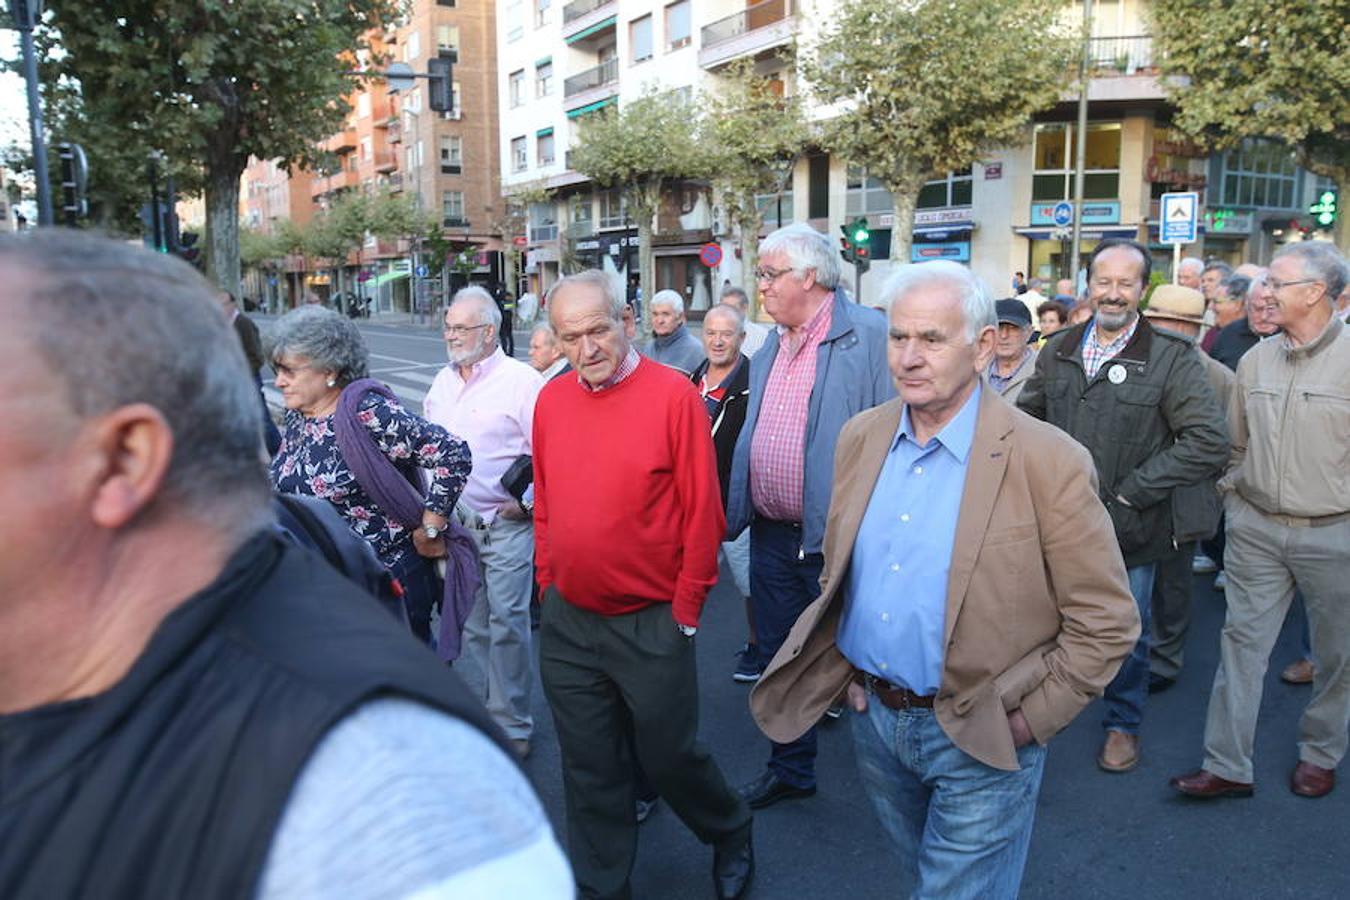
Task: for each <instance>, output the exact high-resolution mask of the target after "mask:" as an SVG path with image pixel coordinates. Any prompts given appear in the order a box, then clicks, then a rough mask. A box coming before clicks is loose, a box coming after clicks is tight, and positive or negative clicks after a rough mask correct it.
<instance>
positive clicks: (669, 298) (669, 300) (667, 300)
mask: <svg viewBox="0 0 1350 900" xmlns="http://www.w3.org/2000/svg"><path fill="white" fill-rule="evenodd" d="M658 306H668V307H670V308H671V309H672V310H674V311H675V315H677V316H682V315H684V298H683V297H681V296H680V292H679V291H672V290H671V289H670V288H666V289H665V290H663V291H657V292H656V293H655V294H652V309H655V308H656V307H658Z"/></svg>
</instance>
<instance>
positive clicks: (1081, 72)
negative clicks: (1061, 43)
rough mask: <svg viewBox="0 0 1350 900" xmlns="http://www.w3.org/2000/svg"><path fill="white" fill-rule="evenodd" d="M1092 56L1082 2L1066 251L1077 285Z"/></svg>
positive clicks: (1088, 4) (1087, 4)
mask: <svg viewBox="0 0 1350 900" xmlns="http://www.w3.org/2000/svg"><path fill="white" fill-rule="evenodd" d="M1091 55H1092V0H1083V46H1082V47H1081V49H1080V53H1079V60H1078V130H1077V132H1076V133H1075V134H1074V138H1075V140H1076V143H1077V145H1078V146H1077V153H1075V154H1074V167H1073V168H1074V171H1073V237H1072V240H1073V247H1072V248H1071V249H1070V251H1069V277H1070V278H1072V279H1073V283H1074V285H1075V287H1076V286H1077V284H1078V267H1079V266H1080V265H1081V264H1082V251H1081V249H1080V246H1081V244H1082V242H1083V185H1084V175H1085V171H1086V164H1087V120H1088V84H1089V83H1090V75H1091V62H1090V59H1091Z"/></svg>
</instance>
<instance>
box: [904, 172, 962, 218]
mask: <svg viewBox="0 0 1350 900" xmlns="http://www.w3.org/2000/svg"><path fill="white" fill-rule="evenodd" d="M971 184H972V178H971V174H970V169H962V170H961V171H960V172H953V173H951V174H950V175H948V176H947V177H946V178H939V179H938V180H937V181H930V182H928V183H927V184H925V185H924V186H923V189H922V190H920V191H919V201H918V204H917V208H918V209H941V208H942V207H945V206H969V205H970V200H971Z"/></svg>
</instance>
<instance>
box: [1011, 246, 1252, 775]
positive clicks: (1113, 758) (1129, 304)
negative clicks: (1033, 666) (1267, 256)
mask: <svg viewBox="0 0 1350 900" xmlns="http://www.w3.org/2000/svg"><path fill="white" fill-rule="evenodd" d="M1151 268H1152V260H1151V258H1150V257H1149V255H1148V251H1147V250H1146V249H1145V248H1144V247H1142V246H1140V245H1139V244H1136V243H1135V242H1133V241H1122V240H1106V241H1103V242H1102V243H1100V244H1098V245H1097V248H1096V249H1095V250H1094V251H1093V253H1092V257H1091V259H1090V260H1089V262H1088V296H1089V298H1090V299H1091V301H1092V303H1093V307H1094V315H1093V318H1092V319H1090V320H1089V321H1087V322H1085V323H1083V324H1081V325H1077V326H1075V327H1073V328H1068V329H1066V330H1064V331H1061V332H1059V333H1057V334H1055V335H1053V336H1052V337H1051V338H1050V340H1049V342H1048V343H1047V344H1046V345H1045V347H1044V348H1043V349H1042V351H1041V354H1040V356H1039V357H1037V359H1036V372H1035V374H1034V375H1032V377H1031V380H1030V381H1028V382H1027V385H1026V387H1025V388H1024V389H1023V391H1022V396H1021V397H1019V398H1018V401H1017V405H1018V406H1019V407H1021V408H1022V409H1023V410H1025V411H1026V412H1028V413H1030V414H1032V415H1033V416H1036V417H1037V418H1039V419H1044V420H1046V421H1047V422H1050V423H1051V424H1052V425H1057V426H1058V427H1060V428H1062V429H1063V430H1064V431H1066V432H1068V433H1069V434H1070V435H1071V436H1072V437H1073V438H1075V439H1076V440H1077V441H1078V442H1079V443H1080V444H1082V445H1083V446H1085V447H1087V449H1088V451H1089V452H1091V454H1092V459H1093V462H1094V463H1096V466H1097V477H1098V481H1099V483H1100V490H1101V493H1102V497H1101V499H1102V502H1103V503H1104V504H1105V505H1106V509H1107V512H1109V513H1110V515H1111V521H1112V524H1113V525H1114V526H1115V529H1116V539H1117V540H1118V541H1119V542H1120V550H1121V553H1122V554H1123V555H1124V557H1125V566H1126V568H1127V570H1128V573H1129V576H1130V590H1131V592H1132V593H1133V594H1134V599H1135V603H1136V604H1137V605H1138V607H1139V618H1140V622H1141V624H1142V626H1143V627H1142V631H1141V633H1140V637H1139V641H1138V643H1137V644H1136V645H1135V648H1134V651H1133V652H1132V653H1131V654H1130V658H1129V659H1128V660H1126V662H1125V665H1124V666H1122V667H1121V670H1120V673H1119V674H1118V675H1117V676H1116V678H1115V679H1114V680H1113V681H1112V682H1111V684H1110V685H1109V686H1108V687H1107V689H1106V717H1105V720H1104V721H1103V723H1102V725H1103V727H1104V728H1105V730H1106V740H1105V742H1104V743H1103V745H1102V750H1101V753H1100V754H1099V755H1098V757H1097V764H1098V765H1099V766H1100V767H1101V768H1102V769H1103V770H1105V771H1108V772H1128V771H1129V770H1130V769H1133V768H1134V767H1135V766H1136V765H1138V763H1139V728H1140V726H1141V724H1142V722H1143V718H1144V702H1145V699H1146V698H1147V696H1148V657H1149V628H1150V606H1151V601H1152V597H1153V579H1154V575H1155V570H1156V566H1155V564H1156V563H1157V561H1158V560H1159V559H1162V558H1163V557H1165V556H1166V555H1167V554H1168V553H1170V552H1171V551H1173V550H1174V549H1175V542H1174V535H1175V534H1176V531H1177V528H1178V526H1177V523H1176V522H1174V520H1173V504H1172V493H1173V491H1174V490H1176V489H1177V488H1180V487H1183V486H1186V485H1193V484H1196V483H1198V482H1202V481H1204V480H1206V479H1208V478H1212V477H1213V476H1214V475H1215V474H1216V473H1217V472H1218V471H1219V470H1220V469H1221V468H1222V466H1223V464H1224V461H1225V459H1226V457H1227V455H1228V446H1229V445H1228V439H1227V437H1226V436H1225V434H1224V428H1223V420H1222V417H1221V414H1220V412H1219V405H1218V399H1217V398H1216V397H1215V396H1214V390H1213V389H1212V388H1211V387H1210V386H1209V380H1208V379H1207V378H1206V377H1205V372H1204V369H1203V368H1202V367H1201V363H1200V359H1199V357H1198V356H1197V354H1196V353H1195V351H1194V348H1193V347H1192V345H1191V343H1190V342H1189V341H1187V340H1186V339H1185V338H1182V337H1180V336H1176V335H1171V334H1168V333H1167V332H1163V331H1158V330H1156V329H1154V328H1153V327H1152V326H1150V325H1149V323H1148V322H1146V321H1143V320H1141V319H1140V317H1139V300H1140V298H1141V297H1142V296H1143V293H1144V288H1145V286H1147V285H1148V278H1149V272H1150V270H1151Z"/></svg>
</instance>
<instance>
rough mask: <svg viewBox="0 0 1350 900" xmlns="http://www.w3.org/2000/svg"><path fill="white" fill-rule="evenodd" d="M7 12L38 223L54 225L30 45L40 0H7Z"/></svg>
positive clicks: (34, 53)
mask: <svg viewBox="0 0 1350 900" xmlns="http://www.w3.org/2000/svg"><path fill="white" fill-rule="evenodd" d="M9 15H10V17H11V18H12V19H13V20H14V27H15V28H17V29H18V30H19V45H20V47H21V48H22V50H23V77H24V81H26V82H27V83H28V127H29V130H30V132H31V134H32V141H33V179H34V180H35V181H36V182H37V203H38V225H40V226H50V225H53V224H55V223H54V221H53V219H52V185H51V181H50V180H49V178H48V175H47V139H46V130H45V128H44V127H43V124H42V98H41V96H40V95H39V92H38V71H37V50H36V49H34V47H33V28H34V27H36V26H37V23H38V19H40V18H42V0H9Z"/></svg>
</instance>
